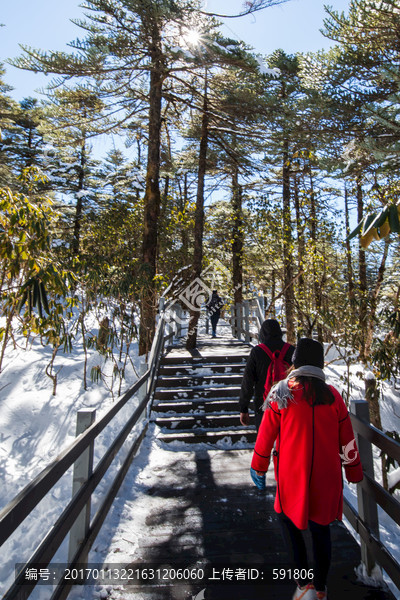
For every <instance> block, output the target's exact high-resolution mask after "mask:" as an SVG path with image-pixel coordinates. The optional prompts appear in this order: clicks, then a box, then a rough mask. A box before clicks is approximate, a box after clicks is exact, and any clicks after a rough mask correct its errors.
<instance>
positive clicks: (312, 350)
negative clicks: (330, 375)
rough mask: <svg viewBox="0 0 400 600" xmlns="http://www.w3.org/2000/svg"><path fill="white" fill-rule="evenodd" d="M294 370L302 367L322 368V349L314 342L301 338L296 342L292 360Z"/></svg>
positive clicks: (321, 346)
mask: <svg viewBox="0 0 400 600" xmlns="http://www.w3.org/2000/svg"><path fill="white" fill-rule="evenodd" d="M292 361H293V364H294V366H295V368H296V369H298V368H299V367H303V366H304V365H311V366H313V367H319V368H320V369H323V368H324V347H323V345H322V344H320V343H319V342H317V341H316V340H312V339H310V338H301V339H300V340H299V341H298V342H297V346H296V349H295V351H294V354H293V358H292Z"/></svg>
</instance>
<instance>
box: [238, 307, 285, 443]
mask: <svg viewBox="0 0 400 600" xmlns="http://www.w3.org/2000/svg"><path fill="white" fill-rule="evenodd" d="M282 337H283V333H282V329H281V326H280V325H279V323H278V321H277V320H276V319H267V320H266V321H264V323H263V324H262V325H261V329H260V332H259V334H258V339H259V341H260V344H259V345H258V346H255V347H254V348H253V349H252V350H251V352H250V355H249V357H248V359H247V364H246V368H245V370H244V375H243V381H242V387H241V390H240V400H239V405H240V422H241V424H242V425H249V423H250V417H249V405H250V401H251V399H252V397H253V395H254V413H255V415H254V416H255V425H256V428H257V431H258V429H259V427H260V424H261V420H262V417H263V414H264V413H263V411H262V405H263V402H264V399H263V396H264V389H265V383H266V379H267V375H268V369H269V366H270V365H271V360H272V359H271V358H270V356H269V354H268V350H269V351H270V353H271V352H272V353H275V352H276V351H281V350H282V349H283V347H284V345H285V342H284V341H283V339H282ZM263 346H266V348H265V347H263ZM293 352H294V346H292V345H290V344H288V346H287V349H286V352H284V356H283V360H284V361H285V362H286V363H288V365H291V364H292V356H293ZM285 376H286V374H285V375H284V376H283V377H282V379H283V378H284V377H285Z"/></svg>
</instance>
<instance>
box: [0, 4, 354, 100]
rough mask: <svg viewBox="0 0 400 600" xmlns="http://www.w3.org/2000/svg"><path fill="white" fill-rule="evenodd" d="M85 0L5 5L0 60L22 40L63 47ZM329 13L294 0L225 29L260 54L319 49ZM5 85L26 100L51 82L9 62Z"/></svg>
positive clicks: (219, 7)
mask: <svg viewBox="0 0 400 600" xmlns="http://www.w3.org/2000/svg"><path fill="white" fill-rule="evenodd" d="M204 1H205V3H206V4H207V8H208V9H209V10H210V11H213V12H226V11H227V10H229V11H230V12H235V11H237V10H239V9H240V7H241V6H242V5H243V0H204ZM79 4H80V0H58V1H56V2H55V1H54V0H19V1H18V2H15V1H14V2H12V1H11V2H7V3H4V4H3V6H2V11H1V16H0V22H1V23H2V24H4V27H1V28H0V61H1V62H5V61H6V59H7V58H11V57H14V56H17V55H19V54H20V52H21V51H20V48H19V46H18V44H19V43H22V44H25V45H28V46H32V47H34V48H41V49H43V50H63V49H66V44H67V43H68V42H69V41H71V40H73V39H75V38H76V37H79V36H80V37H83V33H84V32H83V31H82V30H81V29H79V28H78V27H77V26H76V25H74V24H73V23H71V21H70V19H71V18H75V19H76V18H80V17H81V16H83V11H82V9H81V8H80V6H79ZM328 4H329V5H330V6H333V8H335V9H336V10H338V11H345V12H346V11H347V7H348V4H349V0H331V1H330V2H328ZM324 15H325V11H324V3H323V2H319V1H318V0H289V1H288V2H287V3H284V4H281V5H277V6H273V7H271V8H268V9H266V10H263V11H261V12H259V13H256V14H255V15H252V16H247V17H244V18H241V19H228V20H226V26H225V27H224V28H223V33H224V35H226V36H230V37H233V38H235V39H242V40H244V41H245V42H246V43H248V44H249V45H251V46H253V47H254V48H255V50H256V51H257V52H260V53H261V54H269V53H271V52H273V51H274V50H276V49H277V48H282V49H283V50H285V51H286V52H289V53H293V52H296V51H302V52H305V51H307V50H310V51H315V50H319V49H321V48H324V47H325V48H326V47H328V46H329V45H330V41H329V40H327V39H326V38H324V37H323V36H322V35H321V33H320V32H319V29H320V28H321V27H322V25H323V18H324ZM5 66H6V69H7V74H6V77H5V80H6V83H8V84H9V85H11V86H13V87H14V88H15V89H14V91H13V93H12V95H13V96H14V97H15V98H16V99H18V100H21V99H22V98H24V97H26V96H29V95H33V92H34V90H35V89H38V88H40V87H42V86H44V85H45V84H46V78H45V77H44V76H40V75H35V74H33V73H29V72H25V71H20V70H19V69H15V68H14V67H11V66H10V65H5Z"/></svg>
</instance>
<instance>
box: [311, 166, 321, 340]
mask: <svg viewBox="0 0 400 600" xmlns="http://www.w3.org/2000/svg"><path fill="white" fill-rule="evenodd" d="M310 201H311V205H310V217H311V219H310V220H311V245H312V253H313V255H312V261H313V291H314V305H315V312H316V317H317V333H318V341H319V342H321V343H322V342H323V330H322V325H321V322H320V315H321V308H322V276H321V279H320V280H319V278H318V273H317V262H318V261H317V206H316V201H315V191H314V181H313V177H312V172H311V167H310Z"/></svg>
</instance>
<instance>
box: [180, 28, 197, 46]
mask: <svg viewBox="0 0 400 600" xmlns="http://www.w3.org/2000/svg"><path fill="white" fill-rule="evenodd" d="M182 37H183V39H184V40H185V42H186V44H187V45H188V46H198V45H199V43H200V40H201V34H200V32H199V31H197V30H196V29H187V30H186V31H185V32H184V33H183V35H182Z"/></svg>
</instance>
